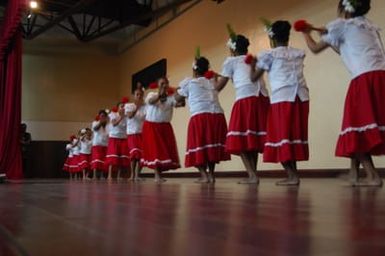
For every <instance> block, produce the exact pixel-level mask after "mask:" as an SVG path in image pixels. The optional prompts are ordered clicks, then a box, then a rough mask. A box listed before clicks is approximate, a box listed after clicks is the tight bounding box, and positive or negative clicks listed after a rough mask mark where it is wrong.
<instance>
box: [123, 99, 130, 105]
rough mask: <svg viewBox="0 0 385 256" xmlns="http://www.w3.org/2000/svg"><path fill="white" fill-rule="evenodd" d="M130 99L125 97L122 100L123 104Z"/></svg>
mask: <svg viewBox="0 0 385 256" xmlns="http://www.w3.org/2000/svg"><path fill="white" fill-rule="evenodd" d="M129 101H130V100H129V98H128V97H123V98H122V101H121V102H122V103H123V104H126V103H128V102H129Z"/></svg>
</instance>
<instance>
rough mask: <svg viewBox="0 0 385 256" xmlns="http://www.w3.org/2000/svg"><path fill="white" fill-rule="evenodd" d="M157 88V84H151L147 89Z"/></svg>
mask: <svg viewBox="0 0 385 256" xmlns="http://www.w3.org/2000/svg"><path fill="white" fill-rule="evenodd" d="M157 88H158V83H157V82H152V83H151V84H150V85H149V86H148V89H157Z"/></svg>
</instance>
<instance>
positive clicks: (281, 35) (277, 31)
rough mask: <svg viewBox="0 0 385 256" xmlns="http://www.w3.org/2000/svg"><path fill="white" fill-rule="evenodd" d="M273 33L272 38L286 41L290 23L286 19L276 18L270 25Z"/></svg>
mask: <svg viewBox="0 0 385 256" xmlns="http://www.w3.org/2000/svg"><path fill="white" fill-rule="evenodd" d="M271 30H272V32H273V33H274V36H273V39H274V40H276V41H277V42H280V43H286V42H288V41H289V37H290V30H291V25H290V23H289V22H288V21H286V20H278V21H276V22H274V23H273V25H272V27H271Z"/></svg>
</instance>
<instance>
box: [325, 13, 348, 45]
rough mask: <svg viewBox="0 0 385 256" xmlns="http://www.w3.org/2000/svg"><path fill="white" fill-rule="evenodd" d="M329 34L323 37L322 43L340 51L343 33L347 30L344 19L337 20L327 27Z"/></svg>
mask: <svg viewBox="0 0 385 256" xmlns="http://www.w3.org/2000/svg"><path fill="white" fill-rule="evenodd" d="M326 29H327V30H328V32H327V34H325V35H323V36H322V41H324V42H325V43H328V44H329V45H331V46H333V47H335V48H337V49H339V48H340V44H341V42H342V40H343V33H344V30H345V21H344V20H343V19H336V20H334V21H332V22H330V23H329V24H328V25H326Z"/></svg>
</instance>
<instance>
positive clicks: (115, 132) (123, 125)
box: [108, 112, 127, 139]
mask: <svg viewBox="0 0 385 256" xmlns="http://www.w3.org/2000/svg"><path fill="white" fill-rule="evenodd" d="M108 116H109V118H110V123H109V125H108V134H109V137H110V138H116V139H126V138H127V134H126V129H127V118H126V117H123V118H122V120H121V121H120V122H119V124H118V125H116V126H114V125H113V124H112V121H115V120H117V119H118V118H119V113H117V112H111V113H110V114H109V115H108Z"/></svg>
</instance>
